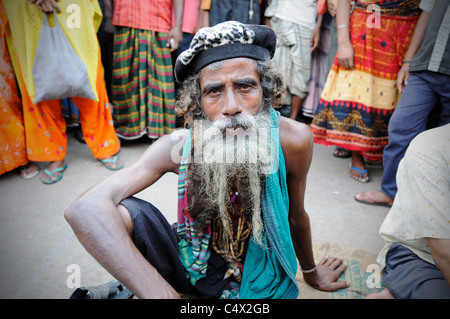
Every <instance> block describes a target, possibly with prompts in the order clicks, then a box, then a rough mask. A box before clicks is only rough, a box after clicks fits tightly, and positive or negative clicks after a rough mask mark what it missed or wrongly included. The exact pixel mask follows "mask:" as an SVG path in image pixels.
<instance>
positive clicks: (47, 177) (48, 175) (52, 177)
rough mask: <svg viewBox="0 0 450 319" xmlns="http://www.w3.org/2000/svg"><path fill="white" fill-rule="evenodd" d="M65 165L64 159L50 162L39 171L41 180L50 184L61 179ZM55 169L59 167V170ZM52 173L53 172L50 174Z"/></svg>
mask: <svg viewBox="0 0 450 319" xmlns="http://www.w3.org/2000/svg"><path fill="white" fill-rule="evenodd" d="M64 167H65V162H64V160H62V161H56V162H50V164H49V165H48V166H47V169H46V170H44V171H43V172H42V173H41V176H40V178H41V181H42V182H43V183H45V184H52V182H57V181H59V180H60V179H61V177H60V176H61V174H62V170H63V169H64ZM57 169H61V170H60V171H55V170H57ZM52 173H53V174H52Z"/></svg>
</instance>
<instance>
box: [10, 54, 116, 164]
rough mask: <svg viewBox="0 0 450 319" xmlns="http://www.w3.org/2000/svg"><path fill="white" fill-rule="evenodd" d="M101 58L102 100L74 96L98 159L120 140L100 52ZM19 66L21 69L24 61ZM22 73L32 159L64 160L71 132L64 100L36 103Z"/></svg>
mask: <svg viewBox="0 0 450 319" xmlns="http://www.w3.org/2000/svg"><path fill="white" fill-rule="evenodd" d="M98 59H99V62H98V72H97V80H96V88H97V92H98V97H99V101H94V100H89V99H85V98H80V97H73V98H72V100H73V102H74V103H75V104H76V106H77V108H78V110H79V111H80V121H81V127H82V131H83V135H84V138H85V141H86V144H87V145H88V146H89V149H90V150H91V152H92V154H93V155H94V157H95V158H96V159H103V158H106V157H109V156H113V155H115V154H116V153H117V152H118V151H119V149H120V143H119V139H118V137H117V135H116V132H115V129H114V123H113V119H112V113H111V107H110V104H109V100H108V95H107V91H106V86H105V80H104V78H103V66H102V63H101V56H100V52H99V55H98ZM18 67H19V69H20V65H18ZM19 71H20V70H19ZM19 74H20V77H19V78H18V80H19V87H20V89H21V92H22V100H23V112H24V119H25V135H26V138H27V153H28V158H29V159H30V160H32V161H60V160H63V159H64V158H65V156H66V151H67V136H66V122H65V120H64V117H63V116H62V109H61V104H60V100H49V101H43V102H40V103H38V104H34V103H33V102H32V100H31V98H30V96H29V95H28V92H27V89H26V86H25V82H24V79H23V76H22V72H21V71H20V72H19Z"/></svg>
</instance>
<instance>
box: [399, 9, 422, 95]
mask: <svg viewBox="0 0 450 319" xmlns="http://www.w3.org/2000/svg"><path fill="white" fill-rule="evenodd" d="M429 17H430V13H429V12H426V11H422V13H421V14H420V17H419V20H417V24H416V28H415V29H414V33H413V36H412V38H411V42H410V43H409V48H408V50H407V51H406V53H405V57H404V58H403V61H411V60H412V58H413V57H414V55H416V53H417V50H419V47H420V44H421V43H422V39H423V34H424V32H425V27H426V26H427V23H428V18H429ZM408 77H409V62H407V63H403V65H402V67H401V68H400V71H399V72H398V74H397V87H398V91H399V92H400V93H403V90H404V89H405V86H406V83H407V82H408Z"/></svg>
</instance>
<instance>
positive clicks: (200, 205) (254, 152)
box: [186, 113, 278, 247]
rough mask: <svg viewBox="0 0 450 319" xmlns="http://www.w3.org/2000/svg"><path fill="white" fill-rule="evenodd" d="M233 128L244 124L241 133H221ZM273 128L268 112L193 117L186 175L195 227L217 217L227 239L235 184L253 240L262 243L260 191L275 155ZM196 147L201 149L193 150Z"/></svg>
mask: <svg viewBox="0 0 450 319" xmlns="http://www.w3.org/2000/svg"><path fill="white" fill-rule="evenodd" d="M235 127H241V128H244V129H245V132H242V134H240V135H237V136H230V135H227V134H225V132H226V129H227V128H235ZM271 133H272V131H271V120H270V116H269V114H267V113H259V114H258V115H256V116H253V117H240V116H236V117H230V118H227V119H226V120H220V121H215V122H210V121H209V120H206V119H205V120H200V121H196V125H195V127H194V135H193V152H194V161H193V162H192V163H190V164H189V166H188V170H187V172H188V173H187V176H186V179H187V184H188V189H190V190H191V194H190V195H189V194H188V198H189V199H190V205H189V206H190V207H189V211H190V213H191V215H192V217H193V218H195V225H196V228H197V229H196V230H197V231H198V232H202V231H203V230H204V228H205V227H206V226H207V225H208V224H209V223H210V222H211V220H212V219H214V218H215V217H216V216H219V218H220V220H221V223H222V229H223V240H224V241H227V239H228V238H229V235H230V233H231V225H230V223H229V220H228V211H229V210H230V209H231V207H232V205H231V201H230V193H229V192H230V190H231V186H232V185H234V186H235V187H236V188H237V191H238V193H239V197H240V198H241V203H242V204H243V205H244V207H243V208H244V216H246V218H247V220H251V225H252V237H253V240H254V241H255V242H256V243H257V244H259V245H260V246H261V247H264V242H263V239H264V224H263V219H262V216H261V195H262V190H263V186H264V180H265V173H266V172H267V167H268V162H269V163H271V162H272V160H273V158H274V154H275V153H274V150H273V146H272V143H271V135H270V134H271ZM199 148H200V149H201V154H198V153H197V154H196V152H198V149H199ZM200 155H201V156H200ZM276 158H277V159H278V157H277V156H276Z"/></svg>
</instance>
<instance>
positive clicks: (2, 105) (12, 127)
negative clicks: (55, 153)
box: [0, 2, 28, 175]
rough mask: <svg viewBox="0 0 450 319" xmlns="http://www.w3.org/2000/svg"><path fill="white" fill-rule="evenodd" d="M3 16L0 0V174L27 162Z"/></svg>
mask: <svg viewBox="0 0 450 319" xmlns="http://www.w3.org/2000/svg"><path fill="white" fill-rule="evenodd" d="M7 25H8V17H7V16H6V11H5V8H4V7H3V2H0V47H1V51H0V113H1V115H0V175H2V174H3V173H5V172H9V171H12V170H13V169H15V168H17V167H19V166H22V165H26V164H27V163H28V158H27V152H26V146H25V131H24V127H23V114H22V101H21V100H20V96H19V90H18V89H17V85H16V78H15V76H14V69H13V66H12V62H11V58H10V56H9V53H8V48H7V45H6V28H7Z"/></svg>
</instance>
